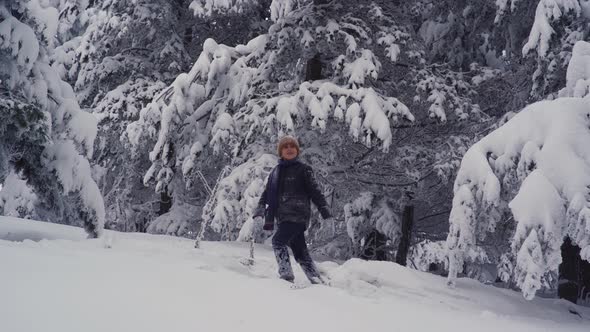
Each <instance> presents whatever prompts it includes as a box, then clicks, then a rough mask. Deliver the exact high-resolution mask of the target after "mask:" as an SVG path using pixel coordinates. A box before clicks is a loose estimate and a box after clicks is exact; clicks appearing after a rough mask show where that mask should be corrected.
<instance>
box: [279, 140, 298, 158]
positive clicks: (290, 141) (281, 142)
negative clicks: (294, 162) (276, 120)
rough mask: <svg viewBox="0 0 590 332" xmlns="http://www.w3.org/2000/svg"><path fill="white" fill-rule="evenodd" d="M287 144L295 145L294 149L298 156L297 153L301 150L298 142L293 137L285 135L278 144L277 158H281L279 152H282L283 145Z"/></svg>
mask: <svg viewBox="0 0 590 332" xmlns="http://www.w3.org/2000/svg"><path fill="white" fill-rule="evenodd" d="M287 143H293V144H294V145H295V148H296V149H297V155H298V156H299V153H301V150H300V148H299V142H298V141H297V139H296V138H295V137H293V136H290V135H286V136H283V137H281V139H280V140H279V144H278V145H277V154H278V155H279V158H281V157H282V156H281V151H282V150H283V147H284V146H285V144H287Z"/></svg>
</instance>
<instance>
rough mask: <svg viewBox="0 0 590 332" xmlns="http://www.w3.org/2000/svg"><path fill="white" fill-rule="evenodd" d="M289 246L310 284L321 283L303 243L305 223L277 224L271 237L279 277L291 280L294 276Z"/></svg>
mask: <svg viewBox="0 0 590 332" xmlns="http://www.w3.org/2000/svg"><path fill="white" fill-rule="evenodd" d="M287 247H290V248H291V250H292V251H293V256H295V261H297V263H299V265H301V269H302V270H303V272H304V273H305V275H306V276H307V278H308V279H309V281H311V283H312V284H317V283H321V277H320V274H319V272H318V270H317V268H316V266H315V264H314V262H313V260H312V259H311V256H310V255H309V251H308V250H307V244H306V243H305V224H302V223H294V222H282V223H279V224H278V228H277V231H276V232H275V235H274V236H273V238H272V248H273V250H274V252H275V256H276V258H277V264H278V265H279V276H280V277H281V279H285V280H287V281H290V282H293V280H294V279H295V276H294V275H293V269H292V268H291V262H290V261H289V250H288V249H287Z"/></svg>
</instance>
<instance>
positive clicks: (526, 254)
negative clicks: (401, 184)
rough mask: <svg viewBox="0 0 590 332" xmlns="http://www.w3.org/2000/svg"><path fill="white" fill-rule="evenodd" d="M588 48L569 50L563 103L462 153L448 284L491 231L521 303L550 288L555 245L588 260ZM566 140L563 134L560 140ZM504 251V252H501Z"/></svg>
mask: <svg viewBox="0 0 590 332" xmlns="http://www.w3.org/2000/svg"><path fill="white" fill-rule="evenodd" d="M589 45H590V44H588V43H586V42H583V41H580V42H578V43H577V44H576V46H575V47H574V54H573V56H572V60H571V63H572V66H573V68H574V69H572V70H569V68H568V76H567V84H566V88H565V89H563V90H562V91H561V94H562V95H564V96H567V95H570V96H573V95H577V97H574V98H571V97H563V98H558V99H556V100H554V101H544V102H538V103H535V104H532V105H530V106H528V107H526V108H525V109H524V110H522V111H521V112H520V113H518V114H517V115H515V116H514V117H513V118H512V119H510V120H509V121H508V122H507V123H506V124H504V125H503V126H502V127H500V128H498V129H497V130H495V131H494V132H492V133H490V134H489V135H487V136H486V137H485V138H483V139H482V140H481V141H479V142H478V143H477V144H475V145H474V146H472V147H471V148H470V149H469V151H468V152H467V153H466V154H465V156H464V158H463V161H462V163H461V168H460V170H459V173H458V176H457V178H456V180H455V186H454V192H455V197H454V199H453V210H452V211H451V217H450V223H451V228H450V231H449V236H448V239H447V246H448V248H449V250H450V253H449V255H450V256H449V259H450V266H449V280H450V281H451V282H453V279H454V278H456V277H457V275H458V274H459V273H461V272H462V269H463V264H464V262H466V261H470V260H471V259H472V257H471V255H470V254H469V251H472V250H473V249H475V248H477V247H478V246H479V244H480V243H481V242H482V241H484V240H485V239H486V237H488V236H494V235H495V234H494V232H495V231H496V230H497V229H505V228H507V227H508V226H506V225H510V224H512V225H513V226H512V227H511V230H512V231H511V232H510V233H509V236H506V234H502V236H501V238H502V239H503V240H504V246H501V247H500V248H502V249H503V250H502V249H501V252H500V253H499V254H502V256H501V257H498V256H499V255H495V256H496V257H495V263H496V264H497V265H498V267H499V268H500V271H499V275H500V277H502V279H503V280H504V281H512V282H514V284H515V285H516V286H518V287H519V288H520V289H521V290H522V292H523V295H524V296H525V297H526V298H527V299H531V298H533V297H534V296H535V293H536V292H537V291H538V290H540V289H555V288H556V287H557V272H558V267H559V264H560V263H561V250H560V248H561V245H562V244H563V241H564V239H565V238H566V237H569V238H570V239H571V241H572V243H573V244H574V245H577V246H579V247H580V248H582V250H581V254H580V255H581V257H582V259H585V260H587V261H590V228H588V225H590V223H589V222H588V219H589V217H590V205H589V203H588V202H589V201H590V197H589V196H588V188H590V187H589V186H590V172H589V171H588V170H589V169H590V165H589V164H588V160H590V159H588V156H589V155H590V150H589V149H588V145H587V144H586V143H585V142H587V140H588V139H590V131H589V130H588V128H589V125H590V111H589V110H590V108H589V106H590V104H589V101H588V98H580V97H582V96H584V95H586V94H587V93H588V87H587V86H588V79H589V78H590V72H588V71H587V70H580V69H581V68H588V64H590V60H589V59H590V57H589V54H590V52H589V51H588V50H589V49H590V48H589ZM566 133H567V134H566ZM502 251H503V252H502Z"/></svg>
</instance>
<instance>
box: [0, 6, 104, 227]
mask: <svg viewBox="0 0 590 332" xmlns="http://www.w3.org/2000/svg"><path fill="white" fill-rule="evenodd" d="M12 13H20V14H19V15H17V16H19V18H16V17H15V16H13V14H12ZM57 18H58V12H57V10H56V9H55V8H53V7H49V8H43V7H40V6H39V5H38V4H37V2H35V1H22V2H18V3H14V4H12V6H10V7H6V6H5V5H4V4H0V63H1V64H2V65H1V66H0V110H1V112H0V161H3V162H2V163H0V181H2V182H3V181H4V179H3V178H2V177H3V175H4V174H7V173H10V172H12V171H16V172H18V173H20V174H22V176H23V177H24V178H25V179H26V180H27V185H30V186H31V187H32V188H33V189H34V193H35V194H37V195H38V196H39V198H40V199H39V200H35V202H36V204H39V210H40V211H42V212H43V215H40V216H39V217H40V218H42V219H45V220H51V221H54V222H60V223H68V224H83V225H84V227H85V229H86V231H87V232H88V234H89V236H90V237H98V236H99V235H100V234H101V232H102V228H103V225H104V219H105V211H104V203H103V198H102V195H101V193H100V191H99V188H98V186H97V185H96V183H95V182H94V180H93V179H92V177H91V168H90V163H89V162H88V159H89V158H91V157H92V154H93V149H94V147H93V144H94V139H95V137H96V133H97V126H96V119H95V118H94V117H93V116H92V115H91V114H89V113H87V112H84V111H82V110H81V108H80V106H79V104H78V102H77V100H76V96H75V94H74V91H73V90H72V87H71V86H70V85H69V84H67V83H66V82H64V81H62V80H61V79H60V77H59V74H58V72H57V71H56V70H55V69H54V68H53V67H51V66H50V64H49V59H48V56H47V54H48V53H50V51H51V49H52V48H53V41H54V36H55V35H56V29H57V26H58V24H57ZM12 183H16V182H12ZM19 183H24V182H22V181H21V182H19ZM27 190H28V189H26V188H18V190H15V188H12V191H11V192H10V193H13V194H20V193H22V192H24V191H27ZM8 194H9V193H8V192H7V191H4V193H3V195H2V196H4V199H6V196H7V195H8ZM13 198H15V197H13ZM7 200H9V199H7ZM13 201H14V200H13ZM27 202H30V200H27ZM27 205H28V203H27ZM4 208H6V206H4ZM0 213H3V211H1V210H0Z"/></svg>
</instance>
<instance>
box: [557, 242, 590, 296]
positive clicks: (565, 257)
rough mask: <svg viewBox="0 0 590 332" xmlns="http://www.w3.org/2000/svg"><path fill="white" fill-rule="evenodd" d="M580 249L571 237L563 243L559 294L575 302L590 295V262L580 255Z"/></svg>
mask: <svg viewBox="0 0 590 332" xmlns="http://www.w3.org/2000/svg"><path fill="white" fill-rule="evenodd" d="M580 251H581V248H580V247H578V246H576V245H574V244H572V241H571V240H570V238H569V237H568V238H566V239H565V240H564V241H563V244H562V245H561V258H562V262H561V264H560V265H559V281H558V286H557V296H558V297H559V298H561V299H565V300H568V301H570V302H573V303H577V302H578V300H580V299H587V298H588V297H590V263H589V262H587V261H585V260H583V259H582V257H580Z"/></svg>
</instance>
